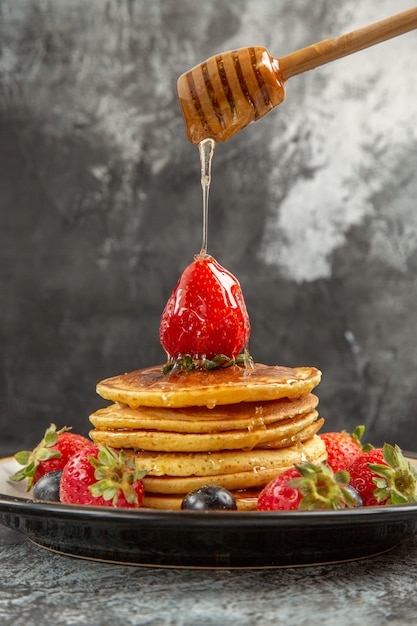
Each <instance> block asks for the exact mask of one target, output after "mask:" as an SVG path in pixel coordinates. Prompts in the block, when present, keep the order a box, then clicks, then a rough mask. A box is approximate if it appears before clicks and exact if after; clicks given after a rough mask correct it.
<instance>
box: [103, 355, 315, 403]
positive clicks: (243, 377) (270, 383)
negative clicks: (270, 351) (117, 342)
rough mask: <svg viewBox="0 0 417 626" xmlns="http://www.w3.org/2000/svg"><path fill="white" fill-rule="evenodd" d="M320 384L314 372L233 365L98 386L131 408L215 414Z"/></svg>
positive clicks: (157, 369)
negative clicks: (213, 411) (206, 410)
mask: <svg viewBox="0 0 417 626" xmlns="http://www.w3.org/2000/svg"><path fill="white" fill-rule="evenodd" d="M320 379H321V372H320V371H319V370H318V369H316V368H314V367H296V368H290V367H283V366H278V365H272V366H268V365H263V364H261V363H256V364H254V365H253V367H247V368H244V367H240V366H238V365H232V366H231V367H228V368H225V369H214V370H208V371H206V370H198V369H196V370H193V371H191V372H183V371H179V372H177V371H174V372H170V373H169V374H163V372H162V366H154V367H149V368H145V369H141V370H136V371H134V372H130V373H127V374H122V375H119V376H113V377H112V378H107V379H105V380H103V381H101V382H99V383H98V384H97V393H98V394H99V395H100V396H101V397H102V398H105V399H106V400H111V401H112V402H121V403H123V404H127V405H128V406H130V407H131V408H137V407H139V406H152V407H173V408H175V407H177V408H179V407H188V406H207V407H208V408H213V407H215V406H216V405H219V404H220V405H223V404H236V403H239V402H259V401H261V402H263V401H266V400H277V399H279V398H298V397H301V396H304V395H306V394H308V393H310V392H311V391H312V389H314V387H316V386H317V385H318V384H319V382H320Z"/></svg>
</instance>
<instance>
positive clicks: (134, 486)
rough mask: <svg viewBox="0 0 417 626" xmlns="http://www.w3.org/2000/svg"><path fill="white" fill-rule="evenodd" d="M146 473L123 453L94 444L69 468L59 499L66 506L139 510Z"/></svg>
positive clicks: (81, 452) (72, 460) (70, 462)
mask: <svg viewBox="0 0 417 626" xmlns="http://www.w3.org/2000/svg"><path fill="white" fill-rule="evenodd" d="M144 475H145V472H142V471H140V470H139V469H138V467H137V466H136V462H135V458H134V457H133V456H128V455H127V454H126V453H125V452H124V451H123V450H122V451H120V452H119V453H118V452H117V451H116V450H113V449H112V448H106V447H105V446H95V445H93V444H91V445H90V446H89V447H88V448H84V449H83V450H80V451H79V452H77V453H76V454H75V455H74V456H73V457H72V458H71V459H70V460H69V461H68V463H67V464H66V466H65V467H64V469H63V472H62V477H61V485H60V491H59V496H60V500H61V502H64V503H66V504H89V505H92V506H115V507H125V508H138V507H140V506H141V505H142V502H143V496H144V486H143V481H142V478H143V477H144Z"/></svg>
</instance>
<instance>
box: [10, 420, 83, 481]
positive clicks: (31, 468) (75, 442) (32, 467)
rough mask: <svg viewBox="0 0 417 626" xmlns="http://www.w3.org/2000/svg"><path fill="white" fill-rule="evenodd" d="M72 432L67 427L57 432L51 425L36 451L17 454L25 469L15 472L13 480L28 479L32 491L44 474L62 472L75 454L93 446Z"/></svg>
mask: <svg viewBox="0 0 417 626" xmlns="http://www.w3.org/2000/svg"><path fill="white" fill-rule="evenodd" d="M70 430H71V429H70V428H68V427H67V426H65V427H64V428H61V429H60V430H57V429H56V426H55V424H51V425H50V426H49V428H47V429H46V431H45V434H44V436H43V438H42V440H41V441H40V442H39V443H38V445H37V446H36V448H34V450H32V451H29V450H23V451H21V452H17V453H16V454H15V459H16V461H17V462H18V463H19V464H20V465H24V467H23V468H22V469H20V470H18V471H17V472H15V473H14V474H13V476H11V477H10V478H11V480H15V481H21V480H24V479H25V478H27V479H28V483H27V490H28V491H30V489H31V488H32V487H33V486H34V485H35V484H36V483H37V481H38V480H39V479H40V477H41V476H43V475H44V474H48V473H49V472H53V471H55V470H62V469H63V468H64V466H65V465H66V463H67V461H68V459H69V458H70V457H72V455H73V454H75V453H76V452H78V450H81V449H82V448H85V447H86V446H89V445H90V444H91V441H90V440H89V439H87V438H86V437H83V436H82V435H76V434H75V433H71V432H69V431H70Z"/></svg>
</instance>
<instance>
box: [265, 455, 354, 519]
mask: <svg viewBox="0 0 417 626" xmlns="http://www.w3.org/2000/svg"><path fill="white" fill-rule="evenodd" d="M348 483H349V474H348V473H347V472H344V471H340V472H337V473H336V474H334V473H333V471H332V469H331V468H330V467H329V466H328V465H327V463H322V464H321V465H320V466H318V465H315V464H314V463H310V462H306V463H301V464H300V465H295V466H294V467H290V468H288V469H287V470H285V471H284V472H283V473H282V474H280V475H279V476H278V477H277V478H274V479H273V480H272V481H271V482H270V483H268V485H266V487H264V488H263V490H262V491H261V493H260V494H259V498H258V505H257V508H258V510H259V511H294V510H300V511H313V510H317V509H344V508H347V507H354V506H357V500H356V498H355V497H354V496H352V493H351V491H350V490H349V489H346V485H347V484H348Z"/></svg>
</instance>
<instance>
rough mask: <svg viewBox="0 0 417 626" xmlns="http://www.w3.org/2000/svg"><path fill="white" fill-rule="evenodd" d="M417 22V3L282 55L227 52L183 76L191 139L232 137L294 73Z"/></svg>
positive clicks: (259, 50)
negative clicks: (388, 15)
mask: <svg viewBox="0 0 417 626" xmlns="http://www.w3.org/2000/svg"><path fill="white" fill-rule="evenodd" d="M415 28H417V7H415V8H414V9H409V10H408V11H403V12H402V13H398V14H397V15H393V16H392V17H388V18H386V19H384V20H381V21H379V22H374V23H373V24H370V25H369V26H365V27H363V28H359V29H358V30H354V31H352V32H350V33H347V34H345V35H341V36H340V37H336V38H334V39H325V40H324V41H321V42H319V43H315V44H313V45H311V46H308V47H307V48H303V49H302V50H298V51H297V52H293V53H292V54H289V55H287V56H284V57H282V58H280V59H275V58H273V57H272V56H271V55H270V53H269V52H268V50H267V49H266V48H263V47H261V46H254V47H252V48H240V49H237V50H232V51H230V52H224V53H223V54H218V55H216V56H214V57H211V58H209V59H207V61H205V62H204V63H201V64H200V65H196V67H194V68H193V69H191V70H189V71H188V72H186V73H185V74H182V76H180V77H179V79H178V83H177V90H178V96H179V100H180V104H181V108H182V112H183V116H184V120H185V125H186V130H187V136H188V139H189V140H190V141H191V142H192V143H195V144H199V143H200V142H201V141H203V140H204V139H213V140H214V141H216V142H217V141H226V140H227V139H229V138H230V137H232V136H233V135H234V134H236V133H237V132H238V131H240V130H242V128H245V126H247V125H248V124H250V123H251V122H253V121H255V120H258V119H260V118H261V117H263V116H264V115H266V114H267V113H268V112H269V111H270V110H271V109H273V108H274V107H276V106H277V105H278V104H281V102H282V101H283V100H284V98H285V90H284V85H285V83H286V82H287V80H288V79H289V78H291V77H292V76H296V75H297V74H301V73H302V72H306V71H308V70H311V69H314V68H316V67H319V66H320V65H324V64H325V63H329V62H330V61H335V60H336V59H340V58H342V57H344V56H347V55H349V54H352V53H353V52H358V51H359V50H363V49H365V48H368V47H370V46H373V45H375V44H377V43H381V42H382V41H386V40H387V39H391V38H392V37H396V36H397V35H402V34H404V33H407V32H409V31H411V30H414V29H415Z"/></svg>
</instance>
